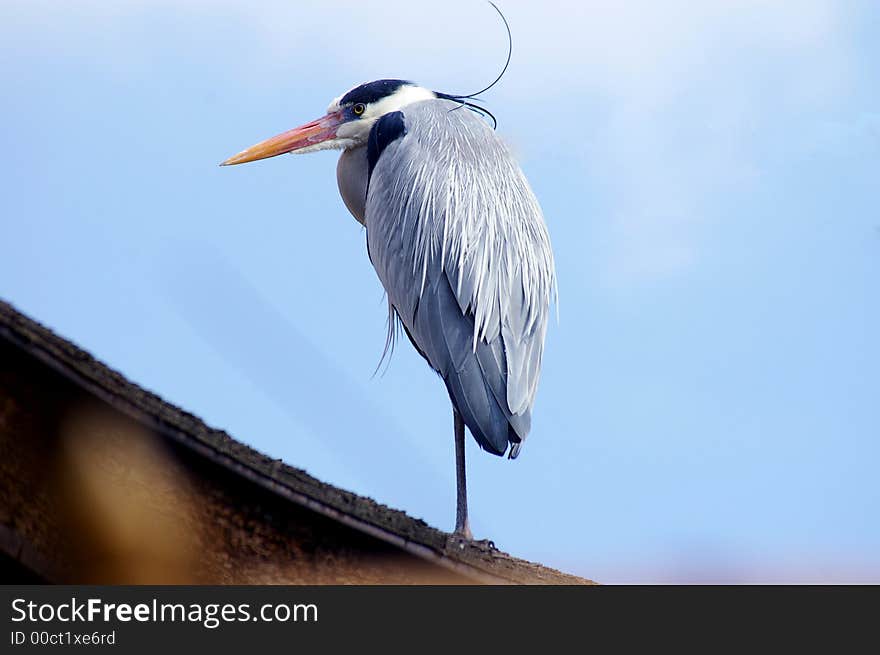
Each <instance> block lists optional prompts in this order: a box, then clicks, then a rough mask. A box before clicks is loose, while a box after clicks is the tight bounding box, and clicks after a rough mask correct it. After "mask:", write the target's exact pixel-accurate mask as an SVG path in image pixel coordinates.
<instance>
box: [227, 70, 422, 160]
mask: <svg viewBox="0 0 880 655" xmlns="http://www.w3.org/2000/svg"><path fill="white" fill-rule="evenodd" d="M437 97H438V94H436V93H434V92H433V91H429V90H428V89H425V88H423V87H420V86H417V85H416V84H413V83H412V82H407V81H405V80H377V81H375V82H367V83H366V84H361V85H360V86H356V87H354V88H353V89H351V90H350V91H348V92H346V93H344V94H342V95H341V96H339V97H338V98H336V99H335V100H333V102H331V103H330V106H329V107H328V108H327V113H326V114H325V115H324V116H322V117H321V118H319V119H317V120H314V121H312V122H311V123H306V124H305V125H302V126H300V127H297V128H295V129H292V130H289V131H287V132H283V133H281V134H279V135H277V136H273V137H272V138H271V139H266V140H265V141H261V142H260V143H258V144H256V145H254V146H251V147H250V148H248V149H247V150H243V151H242V152H240V153H238V154H237V155H234V156H232V157H230V158H229V159H227V160H226V161H224V162H223V163H222V164H221V166H229V165H232V164H244V163H247V162H250V161H256V160H258V159H266V158H267V157H275V156H277V155H283V154H286V153H305V152H314V151H316V150H327V149H333V148H335V149H346V148H355V147H358V146H362V145H364V144H366V142H367V137H368V136H369V134H370V128H371V127H372V126H373V123H375V122H376V121H377V120H378V119H379V118H380V117H382V116H383V115H384V114H387V113H389V112H392V111H397V110H399V109H401V108H402V107H405V106H406V105H409V104H412V103H414V102H419V101H420V100H430V99H432V98H437Z"/></svg>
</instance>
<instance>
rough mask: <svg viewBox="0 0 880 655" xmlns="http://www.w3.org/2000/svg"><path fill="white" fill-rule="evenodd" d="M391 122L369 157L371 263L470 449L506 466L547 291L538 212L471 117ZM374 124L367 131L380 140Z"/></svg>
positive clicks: (436, 110) (546, 248) (422, 115)
mask: <svg viewBox="0 0 880 655" xmlns="http://www.w3.org/2000/svg"><path fill="white" fill-rule="evenodd" d="M402 115H403V126H404V128H405V129H404V130H403V131H402V136H401V135H400V133H401V130H400V129H399V128H398V130H397V132H398V134H396V138H395V139H394V140H393V141H391V142H389V143H383V144H381V145H382V146H383V148H382V149H381V151H378V150H376V149H375V148H374V149H373V152H372V154H371V158H372V160H371V161H372V172H371V174H370V178H369V186H368V189H367V203H366V226H367V246H368V249H369V254H370V259H371V261H372V262H373V265H374V267H375V268H376V272H377V273H378V275H379V279H380V280H381V281H382V284H383V285H384V287H385V289H386V291H387V292H388V300H389V302H390V304H391V305H392V307H393V308H394V310H395V311H396V313H397V315H398V316H399V318H400V320H401V322H402V323H403V325H404V327H405V329H406V331H407V334H408V335H409V337H410V339H411V340H412V341H413V343H414V345H415V346H416V348H418V350H419V352H421V353H422V355H423V356H424V357H425V358H426V359H427V360H428V362H429V364H430V365H431V366H432V367H433V368H434V370H436V371H437V372H438V373H439V374H440V375H441V377H442V378H443V380H444V382H445V383H446V387H447V390H448V391H449V395H450V397H451V399H452V402H453V404H454V405H455V407H456V408H457V409H458V411H459V413H460V414H461V415H462V418H463V419H464V422H465V424H466V425H467V426H468V428H469V429H470V431H471V433H472V434H473V435H474V437H475V439H476V440H477V443H479V444H480V446H481V447H483V448H484V449H486V450H488V451H490V452H492V453H495V454H497V455H502V454H504V452H505V451H506V450H507V447H508V443H510V444H512V448H511V453H510V456H511V457H515V456H516V455H517V454H518V453H519V449H520V447H521V444H522V441H523V440H524V439H525V437H526V435H527V434H528V432H529V428H530V424H531V409H532V405H533V402H534V398H535V391H536V389H537V384H538V377H539V374H540V369H541V356H542V352H543V347H544V334H545V331H546V327H547V315H548V312H549V304H550V299H551V295H552V294H553V293H554V290H555V274H554V266H553V254H552V251H551V249H550V240H549V236H548V234H547V229H546V226H545V225H544V220H543V217H542V214H541V209H540V207H539V205H538V203H537V200H536V199H535V196H534V194H533V193H532V191H531V189H530V187H529V185H528V182H527V181H526V179H525V176H524V175H523V173H522V171H521V170H520V168H519V166H518V165H517V163H516V161H515V160H514V158H513V157H512V155H511V154H510V152H509V151H508V149H507V147H506V146H505V145H504V143H503V142H502V141H501V140H500V139H499V138H498V137H497V136H496V135H495V133H494V132H493V131H492V130H491V129H489V127H488V126H487V125H486V124H485V122H484V121H483V120H482V119H480V118H479V117H477V116H476V115H475V114H473V113H472V112H470V111H468V110H467V109H463V108H461V107H460V106H459V105H458V104H456V103H453V102H450V101H446V100H428V101H424V102H419V103H415V104H412V105H409V106H407V107H406V108H404V109H403V111H402ZM396 120H397V121H398V122H399V120H400V117H399V116H398V117H397V119H396ZM381 127H382V125H381V121H380V123H377V125H376V126H374V128H373V131H374V132H376V133H378V134H379V135H380V136H381ZM374 136H375V134H371V138H372V137H374Z"/></svg>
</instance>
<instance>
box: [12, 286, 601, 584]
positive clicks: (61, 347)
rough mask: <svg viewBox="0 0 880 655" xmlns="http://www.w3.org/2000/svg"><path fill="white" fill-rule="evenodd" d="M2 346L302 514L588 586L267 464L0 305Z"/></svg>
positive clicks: (447, 554)
mask: <svg viewBox="0 0 880 655" xmlns="http://www.w3.org/2000/svg"><path fill="white" fill-rule="evenodd" d="M0 339H4V340H7V341H9V342H11V343H12V344H13V345H14V346H16V347H18V348H20V349H22V350H23V351H25V352H26V353H28V354H29V355H31V356H33V357H35V358H37V359H38V360H40V361H42V362H43V363H45V364H47V365H48V366H50V367H51V368H53V369H54V370H56V371H57V372H59V373H60V374H62V375H63V376H65V377H66V378H67V379H69V380H71V381H72V382H74V383H75V384H76V385H77V386H79V387H80V388H82V389H84V390H85V391H87V392H88V393H90V394H92V395H94V396H96V397H98V398H99V399H101V400H102V401H104V402H106V403H108V404H109V405H111V406H112V407H113V408H114V409H116V410H117V411H120V412H122V413H123V414H125V415H127V416H129V417H131V418H133V419H134V420H136V421H138V422H139V423H141V424H142V425H144V426H145V427H147V428H149V429H151V430H153V431H155V432H157V433H159V434H161V435H163V436H164V437H166V438H169V439H172V440H174V441H175V442H177V443H178V444H181V445H183V446H185V447H187V448H188V449H191V450H192V451H194V452H195V453H197V454H198V455H199V456H201V457H204V458H207V459H209V460H211V461H212V462H214V463H216V464H219V465H221V466H222V467H224V468H226V469H227V470H230V471H232V472H234V473H235V474H237V475H239V476H242V477H244V478H247V479H249V480H250V481H252V482H255V483H257V484H258V485H260V486H262V487H263V488H265V489H267V490H269V491H271V492H272V493H273V494H275V495H277V496H278V497H280V498H283V499H285V500H286V501H288V502H292V503H296V504H298V505H300V506H304V507H307V508H309V509H311V510H313V511H315V512H317V513H319V514H322V515H324V516H327V517H329V518H331V519H333V520H335V521H339V522H341V523H343V524H345V525H348V526H349V527H352V528H354V529H357V530H360V531H362V532H364V533H367V534H370V535H372V536H374V537H376V538H378V539H381V540H382V541H385V542H387V543H389V544H391V545H393V546H396V547H398V548H401V549H402V550H405V551H407V552H408V553H410V554H412V555H415V556H417V557H420V558H422V559H424V560H427V561H430V562H433V563H435V564H438V565H441V566H444V567H446V568H449V569H451V570H453V571H456V572H458V573H461V574H463V575H465V576H467V577H469V578H470V579H474V580H477V581H481V582H487V583H495V584H503V583H514V584H591V581H589V580H585V579H583V578H580V577H577V576H573V575H569V574H566V573H562V572H560V571H557V570H555V569H552V568H548V567H545V566H542V565H541V564H536V563H533V562H529V561H526V560H522V559H519V558H516V557H513V556H511V555H508V554H507V553H503V552H501V551H499V550H497V549H496V548H495V547H494V545H493V544H492V543H491V542H488V541H466V540H462V539H460V538H458V537H455V536H453V535H451V534H449V533H447V532H443V531H441V530H438V529H437V528H434V527H431V526H430V525H428V524H427V523H425V522H424V521H422V520H421V519H416V518H413V517H411V516H409V515H408V514H406V513H405V512H402V511H400V510H397V509H393V508H391V507H387V506H386V505H383V504H381V503H378V502H376V501H375V500H373V499H371V498H367V497H364V496H360V495H358V494H355V493H352V492H350V491H346V490H344V489H340V488H339V487H335V486H333V485H331V484H327V483H325V482H321V481H320V480H318V479H317V478H315V477H313V476H311V475H309V474H308V473H306V472H305V471H304V470H302V469H298V468H295V467H293V466H290V465H288V464H285V463H284V462H282V461H281V460H280V459H273V458H271V457H269V456H267V455H265V454H263V453H261V452H259V451H257V450H255V449H253V448H251V447H250V446H247V445H245V444H244V443H242V442H240V441H237V440H236V439H233V438H232V437H231V436H229V434H227V433H226V432H224V431H223V430H218V429H216V428H212V427H209V426H208V425H206V424H205V423H204V422H203V421H202V420H200V419H199V418H198V417H196V416H194V415H192V414H190V413H188V412H186V411H184V410H182V409H180V408H178V407H176V406H174V405H172V404H171V403H168V402H166V401H165V400H163V399H162V398H160V397H159V396H158V395H156V394H154V393H152V392H150V391H147V390H145V389H143V388H141V387H139V386H138V385H136V384H135V383H133V382H131V381H130V380H128V379H127V378H125V377H124V376H123V375H121V374H120V373H118V372H117V371H114V370H113V369H111V368H110V367H108V366H107V365H105V364H103V363H102V362H100V361H99V360H97V359H95V358H94V357H93V356H92V355H90V354H89V353H87V352H86V351H84V350H82V349H81V348H79V347H77V346H76V345H74V344H73V343H71V342H70V341H68V340H66V339H64V338H62V337H60V336H58V335H57V334H55V333H54V332H52V331H51V330H49V329H48V328H46V327H44V326H43V325H41V324H39V323H37V322H36V321H34V320H32V319H30V318H28V317H27V316H25V315H24V314H22V313H21V312H19V311H17V310H16V309H15V308H14V307H13V306H12V305H10V304H8V303H6V302H4V301H2V300H0Z"/></svg>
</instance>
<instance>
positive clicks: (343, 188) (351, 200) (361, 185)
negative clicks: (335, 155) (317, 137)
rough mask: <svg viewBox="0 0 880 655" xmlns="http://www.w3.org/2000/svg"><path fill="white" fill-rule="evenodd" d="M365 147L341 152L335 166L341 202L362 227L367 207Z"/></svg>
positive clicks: (367, 170)
mask: <svg viewBox="0 0 880 655" xmlns="http://www.w3.org/2000/svg"><path fill="white" fill-rule="evenodd" d="M368 179H369V166H368V164H367V146H366V145H363V146H356V147H354V148H348V149H346V150H343V151H342V155H341V156H340V157H339V163H338V164H336V183H337V184H338V185H339V195H341V196H342V202H344V203H345V206H346V207H347V208H348V211H350V212H351V215H352V216H354V217H355V219H356V220H357V221H358V222H359V223H361V224H362V225H364V224H365V223H364V212H365V211H366V205H367V181H368Z"/></svg>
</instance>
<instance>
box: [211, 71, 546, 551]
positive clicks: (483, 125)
mask: <svg viewBox="0 0 880 655" xmlns="http://www.w3.org/2000/svg"><path fill="white" fill-rule="evenodd" d="M508 61H509V57H508ZM502 74H503V73H502ZM496 81H497V80H496ZM468 97H471V96H453V95H449V94H445V93H441V92H437V91H431V90H429V89H428V88H426V87H423V86H419V85H418V84H416V83H414V82H410V81H406V80H400V79H381V80H376V81H372V82H367V83H364V84H360V85H358V86H355V87H354V88H352V89H350V90H348V91H347V92H345V93H344V94H342V95H341V96H339V97H337V98H335V99H334V100H333V101H332V102H331V103H330V106H329V107H328V108H327V112H326V114H325V115H324V116H322V117H320V118H318V119H317V120H314V121H312V122H310V123H306V124H305V125H302V126H301V127H297V128H295V129H293V130H289V131H287V132H283V133H281V134H279V135H277V136H274V137H272V138H270V139H267V140H265V141H262V142H260V143H258V144H256V145H254V146H251V147H250V148H248V149H246V150H244V151H242V152H240V153H238V154H237V155H234V156H232V157H230V158H229V159H227V160H226V161H224V162H223V164H222V165H224V166H228V165H233V164H243V163H246V162H252V161H256V160H259V159H265V158H268V157H275V156H277V155H281V154H286V153H309V152H315V151H319V150H326V149H340V150H342V154H341V155H340V157H339V161H338V164H337V168H336V178H337V183H338V187H339V192H340V195H341V196H342V200H343V202H344V204H345V206H346V207H347V209H348V211H349V212H350V213H351V215H352V216H353V217H354V218H355V219H356V220H357V221H358V222H359V223H360V224H361V225H363V226H364V227H365V228H366V242H367V254H368V256H369V258H370V261H371V263H372V265H373V267H374V268H375V270H376V273H377V274H378V277H379V280H380V282H381V283H382V286H383V287H384V288H385V292H386V295H387V301H388V312H389V315H388V318H389V330H390V338H391V340H392V342H393V335H394V333H395V327H396V326H397V325H400V326H402V327H403V331H404V332H405V333H406V335H407V337H409V340H410V342H412V345H413V346H414V347H415V349H416V350H417V351H418V353H419V354H420V355H421V356H422V357H423V358H424V359H425V360H426V361H427V363H428V364H429V366H430V367H431V368H432V369H433V370H434V371H436V372H437V373H438V374H439V376H440V377H441V378H442V379H443V382H444V384H445V386H446V390H447V392H448V394H449V398H450V400H451V402H452V413H453V438H454V449H455V471H456V501H457V502H456V519H455V530H454V532H453V534H454V535H457V536H459V537H461V538H463V539H467V540H470V539H472V538H473V537H472V533H471V529H470V521H469V518H468V508H467V482H466V470H465V426H467V428H468V430H469V431H470V433H471V435H472V436H473V438H474V439H475V440H476V442H477V444H478V445H479V447H480V448H481V449H483V450H485V451H487V452H489V453H492V454H494V455H498V456H503V455H504V454H505V453H506V454H507V456H508V458H510V459H514V458H516V457H517V456H518V455H519V454H520V451H521V450H522V447H523V443H524V442H525V439H526V436H527V435H528V434H529V430H530V428H531V415H532V407H533V404H534V401H535V392H536V390H537V386H538V378H539V376H540V371H541V360H542V355H543V350H544V338H545V333H546V330H547V319H548V314H549V306H550V304H551V300H552V299H553V297H555V293H556V273H555V267H554V261H553V251H552V249H551V245H550V237H549V234H548V231H547V227H546V224H545V222H544V218H543V214H542V211H541V207H540V205H539V203H538V200H537V199H536V197H535V194H534V193H533V191H532V189H531V187H530V185H529V183H528V181H527V179H526V177H525V175H524V173H523V171H522V169H521V168H520V166H519V164H518V163H517V161H516V159H515V157H514V156H513V154H512V153H511V150H510V148H509V147H508V146H507V145H506V144H505V142H504V141H503V140H502V139H501V138H500V137H499V136H498V135H497V133H496V132H495V131H494V129H493V127H490V126H489V124H488V122H487V121H486V120H484V118H483V117H481V116H479V115H478V114H477V112H474V111H468V109H469V108H473V107H474V105H473V103H469V102H466V101H465V100H464V98H468ZM465 105H467V107H465ZM487 113H488V112H487ZM493 118H494V117H493ZM387 346H388V344H387V342H386V350H387ZM511 496H515V493H511Z"/></svg>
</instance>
